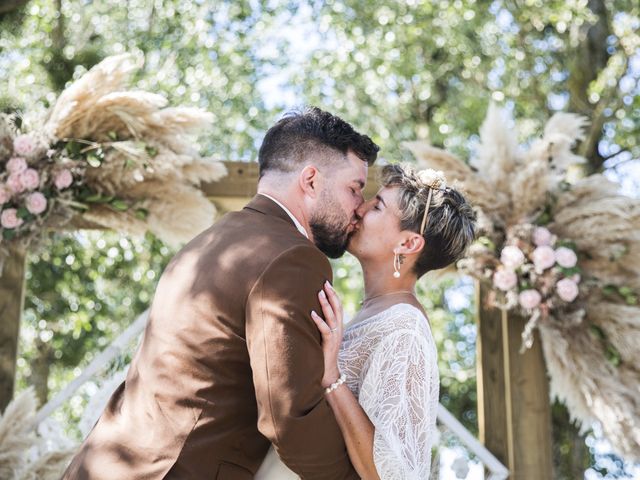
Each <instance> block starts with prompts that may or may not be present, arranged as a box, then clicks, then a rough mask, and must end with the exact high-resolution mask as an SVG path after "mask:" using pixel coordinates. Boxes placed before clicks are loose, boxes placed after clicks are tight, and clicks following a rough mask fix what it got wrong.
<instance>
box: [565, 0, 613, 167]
mask: <svg viewBox="0 0 640 480" xmlns="http://www.w3.org/2000/svg"><path fill="white" fill-rule="evenodd" d="M588 6H589V9H590V10H591V11H592V12H593V14H594V15H595V16H596V17H597V20H596V22H595V23H593V24H585V26H584V27H583V30H582V31H581V42H580V44H579V45H578V47H577V49H576V51H575V57H574V58H575V60H574V61H573V62H572V63H571V65H570V66H569V79H568V85H569V111H571V112H576V113H580V114H582V115H585V116H586V117H587V118H588V119H589V121H590V122H591V125H590V127H589V131H588V133H587V138H586V139H585V141H584V142H582V144H581V145H580V147H579V153H580V154H581V155H584V156H585V157H586V158H587V160H588V162H589V164H588V166H589V170H590V172H589V173H593V172H596V171H599V170H601V169H602V164H603V163H604V158H603V157H602V155H601V154H600V152H599V151H598V144H599V143H600V140H601V138H602V134H603V132H602V128H603V126H604V121H605V118H604V107H605V103H606V102H607V99H606V98H604V97H603V98H601V99H600V100H599V101H598V102H595V103H592V102H591V101H590V100H589V85H590V84H591V82H592V81H594V80H595V79H596V78H597V76H598V74H599V73H600V72H601V71H602V70H603V69H604V68H605V67H606V66H607V62H608V61H609V57H610V55H609V53H608V52H607V37H608V36H609V35H610V34H611V27H610V23H609V13H608V11H607V7H606V5H605V0H589V4H588Z"/></svg>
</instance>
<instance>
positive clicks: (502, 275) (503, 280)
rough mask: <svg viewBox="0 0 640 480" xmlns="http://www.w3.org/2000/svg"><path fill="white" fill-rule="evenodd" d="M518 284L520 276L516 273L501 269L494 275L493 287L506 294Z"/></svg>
mask: <svg viewBox="0 0 640 480" xmlns="http://www.w3.org/2000/svg"><path fill="white" fill-rule="evenodd" d="M517 284H518V276H517V275H516V274H515V272H514V271H512V270H509V269H506V268H501V269H499V270H497V271H496V273H494V274H493V285H494V286H495V287H496V288H499V289H500V290H502V291H504V292H506V291H508V290H511V289H512V288H514V287H515V286H516V285H517Z"/></svg>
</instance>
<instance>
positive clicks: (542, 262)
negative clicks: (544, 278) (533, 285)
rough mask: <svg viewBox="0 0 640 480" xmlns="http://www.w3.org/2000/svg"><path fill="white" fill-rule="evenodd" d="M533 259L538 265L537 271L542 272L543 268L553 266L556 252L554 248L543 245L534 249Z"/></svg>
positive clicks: (536, 265)
mask: <svg viewBox="0 0 640 480" xmlns="http://www.w3.org/2000/svg"><path fill="white" fill-rule="evenodd" d="M531 259H532V260H533V264H534V265H535V267H536V272H538V273H542V271H543V270H546V269H547V268H551V267H553V265H554V264H555V263H556V252H555V251H554V250H553V248H551V247H548V246H546V245H543V246H541V247H538V248H536V249H535V250H534V251H533V253H532V254H531Z"/></svg>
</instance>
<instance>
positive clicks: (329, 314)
mask: <svg viewBox="0 0 640 480" xmlns="http://www.w3.org/2000/svg"><path fill="white" fill-rule="evenodd" d="M318 300H320V306H321V307H322V314H323V315H324V321H325V322H327V325H329V327H330V328H335V327H336V316H335V313H334V311H333V308H332V307H331V304H330V303H329V300H328V299H327V294H326V293H324V290H320V292H318Z"/></svg>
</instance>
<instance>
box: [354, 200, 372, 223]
mask: <svg viewBox="0 0 640 480" xmlns="http://www.w3.org/2000/svg"><path fill="white" fill-rule="evenodd" d="M368 209H369V202H362V203H361V204H360V206H359V207H358V208H356V217H357V219H358V220H362V217H364V214H365V213H367V210H368Z"/></svg>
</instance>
